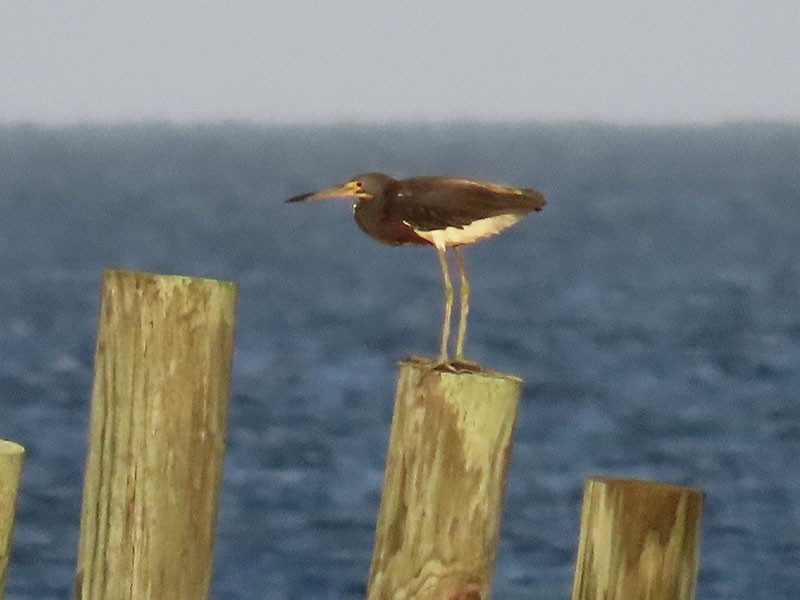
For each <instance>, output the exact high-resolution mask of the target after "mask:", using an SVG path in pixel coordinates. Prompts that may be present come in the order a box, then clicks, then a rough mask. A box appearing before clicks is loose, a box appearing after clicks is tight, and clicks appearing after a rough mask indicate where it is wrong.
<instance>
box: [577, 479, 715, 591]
mask: <svg viewBox="0 0 800 600" xmlns="http://www.w3.org/2000/svg"><path fill="white" fill-rule="evenodd" d="M703 500H704V496H703V493H702V492H701V491H700V490H697V489H693V488H688V487H680V486H676V485H670V484H666V483H653V482H647V481H636V480H631V479H614V478H610V477H590V478H589V479H587V481H586V486H585V488H584V494H583V510H582V513H581V530H580V541H579V545H578V558H577V565H576V569H575V580H574V583H573V588H572V600H601V599H602V600H639V599H641V600H645V599H646V600H692V599H693V598H694V590H695V585H696V582H697V568H698V556H699V544H700V519H701V516H702V511H703Z"/></svg>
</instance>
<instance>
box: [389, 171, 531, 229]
mask: <svg viewBox="0 0 800 600" xmlns="http://www.w3.org/2000/svg"><path fill="white" fill-rule="evenodd" d="M545 203H546V201H545V199H544V196H542V194H540V193H539V192H537V191H536V190H532V189H524V188H512V187H508V186H504V185H499V184H496V183H490V182H486V181H476V180H471V179H456V178H447V177H414V178H411V179H404V180H402V181H398V182H397V183H396V184H395V185H394V186H392V189H391V191H390V192H389V194H387V203H386V216H387V217H388V218H389V219H391V220H393V221H394V220H399V221H403V222H405V223H407V224H408V225H410V226H411V227H413V228H414V229H419V230H423V231H431V230H435V229H444V228H445V227H463V226H465V225H469V224H470V223H472V222H473V221H477V220H478V219H486V218H489V217H494V216H498V215H502V214H524V213H527V212H531V211H535V210H536V211H538V210H541V209H542V207H544V205H545Z"/></svg>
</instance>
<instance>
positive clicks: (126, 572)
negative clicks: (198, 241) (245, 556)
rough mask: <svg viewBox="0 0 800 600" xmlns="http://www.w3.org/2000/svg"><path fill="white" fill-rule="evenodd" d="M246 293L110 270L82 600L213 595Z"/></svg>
mask: <svg viewBox="0 0 800 600" xmlns="http://www.w3.org/2000/svg"><path fill="white" fill-rule="evenodd" d="M235 304H236V288H235V286H234V285H233V284H231V283H227V282H221V281H213V280H208V279H193V278H188V277H178V276H161V275H153V274H148V273H136V272H130V271H117V270H107V271H105V272H104V273H103V285H102V292H101V305H100V323H99V330H98V336H97V348H96V354H95V372H94V386H93V389H92V410H91V420H90V426H89V449H88V457H87V465H86V474H85V481H84V491H83V508H82V512H81V530H80V544H79V550H78V571H77V576H76V581H75V593H74V596H75V598H78V599H81V600H88V599H92V600H123V599H126V600H127V599H131V600H133V599H135V600H150V599H152V600H163V599H165V598H169V599H170V600H199V599H203V598H207V597H208V591H209V586H210V580H211V564H212V550H213V545H214V534H215V526H216V513H217V506H218V501H219V485H220V478H221V473H222V459H223V451H224V441H225V427H226V419H227V411H228V395H229V387H230V372H231V360H232V356H233V335H234V310H235Z"/></svg>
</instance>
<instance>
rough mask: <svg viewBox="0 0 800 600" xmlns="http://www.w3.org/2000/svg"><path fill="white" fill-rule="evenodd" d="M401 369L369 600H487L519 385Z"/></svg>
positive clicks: (428, 368)
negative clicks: (388, 599)
mask: <svg viewBox="0 0 800 600" xmlns="http://www.w3.org/2000/svg"><path fill="white" fill-rule="evenodd" d="M432 366H433V363H432V362H430V361H421V360H407V361H403V362H402V363H401V364H400V376H399V380H398V385H397V394H396V398H395V406H394V416H393V418H392V428H391V434H390V439H389V450H388V453H387V461H386V472H385V475H384V484H383V496H382V499H381V506H380V512H379V516H378V523H377V529H376V540H375V549H374V552H373V556H372V566H371V568H370V577H369V586H368V593H367V597H368V598H369V599H370V600H382V599H385V598H392V599H398V600H399V599H404V598H409V599H412V598H413V599H415V600H425V599H428V598H431V599H433V598H435V599H437V600H443V599H445V600H457V599H462V600H467V599H469V600H480V599H487V598H489V597H490V590H491V580H492V573H493V570H494V562H495V554H496V551H497V542H498V535H499V531H500V519H501V515H502V509H503V496H504V492H505V482H506V474H507V470H508V463H509V460H510V456H511V444H512V434H513V430H514V423H515V420H516V415H517V405H518V401H519V396H520V392H521V387H522V382H521V381H520V380H519V379H517V378H515V377H509V376H506V375H502V374H499V373H492V372H481V373H474V372H473V373H447V372H440V371H437V370H433V369H432Z"/></svg>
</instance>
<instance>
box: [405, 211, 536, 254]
mask: <svg viewBox="0 0 800 600" xmlns="http://www.w3.org/2000/svg"><path fill="white" fill-rule="evenodd" d="M521 218H522V215H497V216H496V217H488V218H486V219H478V220H477V221H473V222H472V223H470V224H469V225H464V226H463V227H446V228H445V229H435V230H433V231H424V230H422V229H414V233H416V234H417V235H418V236H419V237H421V238H422V239H423V240H427V241H429V242H430V243H431V244H433V245H434V246H436V247H437V248H446V247H447V246H460V245H462V244H471V243H473V242H477V241H479V240H482V239H485V238H487V237H489V236H492V235H494V234H495V233H500V232H501V231H503V230H504V229H507V228H508V227H511V226H512V225H513V224H514V223H516V222H517V221H519V220H520V219H521ZM406 225H408V223H406Z"/></svg>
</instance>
